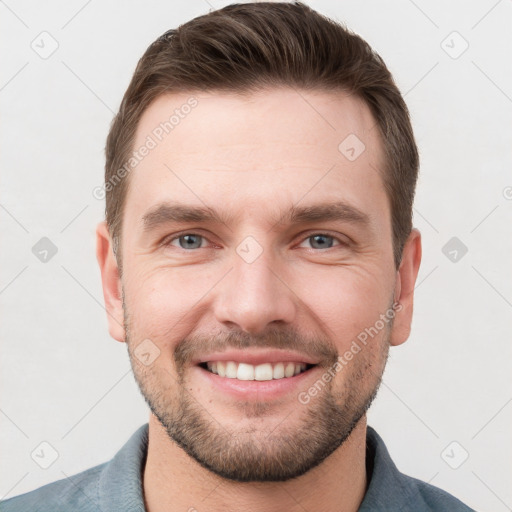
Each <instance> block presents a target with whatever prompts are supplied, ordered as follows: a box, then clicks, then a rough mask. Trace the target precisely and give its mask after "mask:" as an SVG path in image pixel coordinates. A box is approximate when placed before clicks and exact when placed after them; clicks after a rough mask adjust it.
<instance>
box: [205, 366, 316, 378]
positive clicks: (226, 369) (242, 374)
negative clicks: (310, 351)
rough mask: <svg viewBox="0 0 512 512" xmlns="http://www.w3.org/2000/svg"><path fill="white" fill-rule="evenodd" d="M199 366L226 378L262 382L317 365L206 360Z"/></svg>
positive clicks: (294, 374)
mask: <svg viewBox="0 0 512 512" xmlns="http://www.w3.org/2000/svg"><path fill="white" fill-rule="evenodd" d="M198 366H199V367H200V368H202V369H203V370H206V371H208V372H210V373H213V374H215V375H218V376H219V377H221V378H224V379H236V380H240V381H260V382H261V381H269V380H281V379H290V378H292V377H295V376H297V375H301V374H303V373H305V372H308V371H309V370H311V369H312V368H314V367H315V366H317V365H316V364H310V363H304V362H293V361H281V362H272V363H270V362H269V363H262V364H257V365H253V364H249V363H243V362H237V361H206V362H202V363H199V364H198Z"/></svg>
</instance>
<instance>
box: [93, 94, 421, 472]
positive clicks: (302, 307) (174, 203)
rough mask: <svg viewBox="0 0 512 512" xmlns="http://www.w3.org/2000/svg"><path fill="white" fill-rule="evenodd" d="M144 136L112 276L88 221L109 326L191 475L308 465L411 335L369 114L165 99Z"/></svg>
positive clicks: (302, 102)
mask: <svg viewBox="0 0 512 512" xmlns="http://www.w3.org/2000/svg"><path fill="white" fill-rule="evenodd" d="M192 96H193V97H194V100H191V97H192ZM187 104H188V105H192V104H194V106H193V108H184V107H183V106H184V105H187ZM176 109H178V114H179V115H177V117H176V118H175V120H174V121H175V122H174V124H173V126H172V129H169V126H167V128H168V133H165V130H164V131H163V133H162V126H165V125H161V123H163V122H165V121H166V120H169V118H170V116H171V115H173V113H174V114H176ZM178 118H179V120H178V121H176V119H178ZM158 127H160V130H158ZM155 134H157V135H155ZM148 137H149V139H151V140H153V141H156V143H155V144H154V145H153V144H152V143H149V144H148V141H149V139H148ZM347 137H349V138H348V139H347ZM355 137H357V138H355ZM159 139H161V140H159ZM363 144H364V146H363ZM144 145H146V146H152V147H151V148H150V149H149V151H147V152H145V153H147V154H146V155H145V156H144V158H142V159H141V161H140V163H138V164H137V166H136V168H135V169H134V170H133V171H132V173H131V175H130V178H129V179H130V184H129V190H128V194H127V197H126V203H125V211H124V218H123V231H122V238H121V241H120V244H121V248H122V258H123V262H122V263H123V278H122V280H120V279H119V276H118V274H117V273H116V271H117V267H116V265H115V262H114V260H113V258H112V257H111V256H108V253H111V251H110V250H107V249H108V248H109V247H110V246H109V245H108V244H107V242H105V240H107V239H108V234H105V232H103V234H101V229H105V228H104V226H103V228H101V227H100V228H99V231H98V232H99V237H100V238H101V237H103V238H102V239H103V241H104V243H103V245H102V246H103V247H104V248H107V249H104V250H103V251H102V250H101V249H98V254H99V256H98V258H99V260H100V264H101V266H102V277H103V283H104V291H105V299H106V301H107V307H108V309H109V313H110V332H111V334H112V335H113V336H114V337H115V338H116V339H118V340H119V341H126V342H127V346H128V352H129V356H130V361H131V364H132V368H133V371H134V375H135V378H136V380H137V382H138V384H139V387H140V389H141V392H142V394H143V396H144V398H145V400H146V401H147V403H148V405H149V407H150V409H151V411H152V413H153V414H154V415H155V417H156V418H157V419H158V420H159V422H160V423H161V425H162V426H163V427H164V429H165V430H166V432H167V433H168V435H169V437H170V439H171V440H172V441H174V442H176V443H177V444H178V445H179V446H181V447H182V448H183V449H184V450H185V451H186V452H187V453H188V454H189V455H190V456H191V457H192V458H193V459H195V460H196V461H197V462H199V463H200V464H201V465H202V466H203V467H205V468H207V469H209V470H210V471H212V472H214V473H216V474H217V475H220V476H222V477H225V478H228V479H232V480H238V481H278V480H281V481H282V480H287V479H290V478H293V477H296V476H299V475H301V474H304V473H305V472H307V471H309V470H310V469H312V468H313V467H315V466H317V465H318V464H320V463H321V462H322V461H323V460H324V459H325V458H326V457H327V456H329V455H330V454H331V453H332V452H333V451H334V450H336V449H337V448H338V447H339V446H340V445H341V444H342V443H343V442H344V440H345V439H347V437H348V436H349V434H350V433H351V431H352V429H353V428H354V426H355V425H356V424H357V423H358V422H359V420H360V419H361V418H362V417H363V415H364V413H365V411H366V409H367V408H368V406H369V405H370V403H371V401H372V399H373V397H374V396H375V394H376V391H377V388H378V386H379V383H380V380H381V376H382V372H383V370H384V366H385V362H386V357H387V354H388V347H389V345H390V343H391V344H398V343H400V342H402V341H405V339H406V338H407V335H408V325H407V324H409V325H410V314H411V312H412V310H411V308H412V306H409V302H410V299H411V297H410V296H411V295H412V294H411V293H409V294H408V296H407V297H405V299H404V298H403V295H402V297H401V294H400V291H401V289H402V291H403V289H404V288H405V289H412V288H411V280H412V281H414V278H415V276H416V274H415V272H417V267H418V266H419V251H418V250H417V251H416V256H414V254H413V256H411V258H409V257H408V256H406V253H407V254H409V252H408V251H409V248H408V247H409V246H407V247H406V251H405V253H404V261H405V264H404V265H405V266H404V269H405V271H404V272H402V274H400V273H397V271H396V269H395V267H394V263H393V248H392V228H391V216H390V207H389V202H388V199H387V197H386V193H385V191H384V187H383V181H382V168H383V163H384V157H383V148H382V142H381V140H380V136H379V133H378V129H377V126H376V123H375V120H374V118H373V117H372V115H371V113H370V111H369V109H368V108H367V107H366V105H365V104H364V103H363V102H362V101H361V100H359V99H356V98H354V97H351V96H349V95H347V94H343V93H336V94H334V93H321V92H316V93H313V92H307V93H306V92H304V91H301V92H300V94H299V93H298V92H297V91H294V90H291V89H272V90H268V91H265V92H258V93H254V94H252V95H248V96H245V97H240V96H236V95H234V94H228V93H213V92H212V93H205V92H201V93H197V94H193V95H192V94H190V95H187V94H173V95H167V96H161V97H160V98H158V99H157V100H156V101H155V102H154V103H153V104H151V105H150V107H149V108H148V109H147V110H146V112H145V113H144V115H143V117H142V119H141V121H140V123H139V126H138V130H137V136H136V141H135V148H141V147H142V146H144ZM416 240H417V237H416ZM109 243H110V240H109ZM100 245H101V244H99V246H100ZM416 247H417V245H416ZM413 260H414V264H413V265H409V264H408V262H409V261H413ZM401 275H402V282H401V279H400V277H401ZM116 289H117V291H118V293H117V295H116V291H115V290H116ZM119 292H120V293H119ZM396 299H400V300H401V302H402V301H403V302H404V304H405V306H406V307H405V308H404V305H401V306H398V307H397V306H396V303H395V300H396ZM121 326H122V327H121ZM404 333H405V334H404ZM298 447H300V449H298Z"/></svg>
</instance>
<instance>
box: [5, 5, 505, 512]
mask: <svg viewBox="0 0 512 512" xmlns="http://www.w3.org/2000/svg"><path fill="white" fill-rule="evenodd" d="M227 3H228V2H217V1H212V0H210V1H208V2H207V1H204V0H195V1H187V2H185V1H181V2H170V1H153V2H133V1H131V2H126V1H125V2H121V1H103V2H100V1H97V0H96V1H89V2H87V1H84V0H75V1H68V2H51V1H50V2H44V4H43V3H41V2H36V1H34V0H32V1H25V2H20V1H18V2H16V1H14V0H6V1H5V2H4V1H1V2H0V34H1V35H2V36H1V37H2V45H1V49H0V51H1V58H2V66H1V76H0V102H1V109H2V124H1V128H0V129H1V141H2V148H1V165H2V172H1V190H0V194H1V195H0V222H1V247H2V250H1V252H0V258H1V260H0V306H1V321H0V330H1V337H2V338H1V339H2V358H1V368H0V370H1V386H2V387H1V389H2V395H1V404H0V429H1V430H0V432H1V435H0V442H1V458H2V461H3V464H2V467H1V470H0V496H5V497H11V496H14V495H17V494H21V493H23V492H26V491H29V490H32V489H35V488H36V487H39V486H41V485H43V484H45V483H49V482H52V481H55V480H57V479H61V478H65V477H66V476H70V475H72V474H74V473H77V472H79V471H82V470H84V469H86V468H89V467H91V466H93V465H96V464H99V463H102V462H105V461H107V460H108V459H110V458H111V457H112V456H113V455H114V454H115V452H116V451H117V450H118V449H119V448H120V447H121V446H122V445H123V444H124V443H125V442H126V440H127V439H128V437H129V436H130V435H131V434H132V433H133V432H134V431H135V429H136V428H137V427H139V426H140V425H141V424H143V423H145V422H146V421H147V419H148V410H147V408H146V406H145V403H144V401H143V399H142V397H141V395H140V394H139V391H138V388H137V386H136V384H135V381H134V379H133V377H132V374H131V370H130V366H129V360H128V355H127V353H126V348H125V346H124V344H120V343H118V342H116V341H114V340H112V339H111V338H110V337H109V334H108V331H107V323H106V315H105V311H104V309H103V298H102V292H101V283H100V274H99V270H98V268H97V263H96V259H95V239H94V230H95V226H96V224H97V223H98V222H99V221H100V220H102V218H103V208H104V202H103V201H99V200H97V199H95V198H94V197H93V195H92V191H93V189H94V188H95V187H97V186H98V185H101V184H102V180H103V165H104V157H103V148H104V144H105V137H106V135H107V131H108V127H109V124H110V121H111V119H112V116H113V113H114V112H115V111H116V110H117V108H118V106H119V103H120V101H121V98H122V95H123V93H124V90H125V89H126V87H127V85H128V82H129V80H130V77H131V75H132V73H133V70H134V67H135V64H136V62H137V60H138V59H139V58H140V56H141V55H142V53H143V51H144V50H145V49H146V47H147V46H148V45H149V44H150V43H151V42H152V41H153V40H154V39H155V38H156V37H157V36H159V35H160V34H161V33H163V32H164V31H165V30H167V29H169V28H172V27H176V26H178V25H179V24H181V23H184V22H186V21H187V20H189V19H191V18H192V17H194V16H197V15H199V14H203V13H206V12H208V10H210V9H211V8H212V7H215V8H218V7H222V6H223V5H226V4H227ZM308 3H309V5H311V6H312V7H313V8H315V9H317V10H319V11H320V12H322V13H324V14H326V15H328V16H331V17H333V18H336V19H338V20H340V21H344V22H346V24H347V25H348V27H349V28H351V29H353V30H354V31H356V32H357V33H359V34H360V35H362V36H363V37H364V38H365V39H366V40H367V41H368V42H369V43H370V44H371V45H372V46H373V47H374V48H375V49H376V50H377V51H378V52H379V53H380V54H381V55H382V57H383V58H384V60H385V61H386V63H387V64H388V66H389V68H390V69H391V71H392V73H393V74H394V76H395V78H396V80H397V83H398V85H399V87H400V88H401V90H402V92H403V93H404V94H405V99H406V101H407V103H408V105H409V107H410V110H411V114H412V120H413V125H414V129H415V133H416V137H417V142H418V145H419V148H420V152H421V175H420V180H419V184H418V190H417V198H416V203H415V216H414V224H415V226H416V227H418V228H419V229H420V230H421V232H422V235H423V251H424V252H423V261H422V265H421V269H420V274H419V278H418V283H417V289H416V296H415V314H414V321H413V329H412V334H411V337H410V339H409V341H408V342H407V343H406V344H404V345H402V346H401V347H397V348H393V349H392V350H391V358H390V362H389V366H388V368H387V370H386V373H385V375H384V383H383V385H382V388H381V391H380V394H379V396H378V398H377V400H376V402H375V403H374V405H373V407H372V409H371V411H370V414H369V424H370V425H372V426H373V427H375V428H376V429H377V431H378V432H379V433H380V434H381V435H382V437H383V438H384V440H385V441H386V443H387V445H388V448H389V449H390V452H391V455H392V457H393V458H394V460H395V462H396V463H397V465H398V467H399V469H401V470H402V471H403V472H405V473H407V474H410V475H412V476H415V477H417V478H420V479H422V480H425V481H430V482H432V483H433V484H435V485H437V486H439V487H441V488H443V489H446V490H448V491H449V492H451V493H453V494H455V495H456V496H457V497H459V498H460V499H461V500H463V501H465V502H466V503H467V504H468V505H470V506H472V507H474V508H476V509H477V510H482V511H483V510H492V511H494V512H501V511H505V510H512V509H511V507H512V493H511V487H510V478H511V465H512V462H511V460H512V459H511V457H510V453H511V444H512V442H511V437H510V428H511V423H512V421H511V419H512V404H511V401H512V389H511V382H510V363H511V359H512V357H511V356H512V344H511V343H510V341H511V340H510V328H511V311H512V310H511V308H512V280H511V267H510V255H511V253H512V244H511V236H510V235H511V229H510V226H511V224H512V222H511V221H512V174H511V172H510V170H511V163H512V162H511V161H512V156H511V144H510V143H511V140H512V122H511V121H512V115H511V114H512V60H511V59H510V48H511V47H512V36H511V33H512V32H511V31H510V26H511V18H512V2H511V1H509V0H502V1H498V2H496V0H489V1H481V2H463V1H458V2H444V1H441V0H437V1H430V2H427V1H419V0H417V1H416V2H413V1H412V0H401V1H387V2H379V1H378V0H375V1H361V0H359V1H356V0H354V1H343V2H335V1H311V2H308ZM44 31H46V32H48V34H50V35H46V34H43V35H40V34H41V32H44ZM454 31H455V32H457V34H454V33H453V32H454ZM52 39H54V40H55V41H56V42H57V43H58V48H57V49H56V51H55V52H54V53H53V54H52V55H50V56H47V55H43V56H45V57H48V58H42V57H41V56H40V54H41V53H44V52H45V51H46V52H49V51H50V50H51V49H52V44H56V43H54V42H53V41H52ZM443 41H444V42H443ZM465 41H466V42H467V43H466V42H465ZM466 44H468V45H469V46H468V48H467V49H466V50H465V51H464V53H462V54H460V52H461V51H462V50H464V48H465V46H466ZM31 45H32V46H31ZM38 52H39V53H38ZM459 54H460V55H459ZM42 237H48V238H49V239H50V240H51V241H52V242H53V244H55V246H56V247H57V249H58V252H57V253H56V254H55V255H54V256H53V257H51V258H49V261H47V262H46V263H44V262H41V261H40V260H39V259H38V258H37V257H36V256H35V255H34V253H33V252H32V248H33V246H34V245H35V244H36V243H37V242H38V241H39V240H40V239H41V238H42ZM452 237H457V238H458V239H459V240H460V241H461V242H462V243H463V244H464V245H465V246H466V247H467V248H468V252H467V254H465V255H463V256H462V253H461V251H460V249H459V250H458V253H457V261H455V262H453V261H451V260H450V258H452V259H453V257H454V255H455V253H453V252H452V254H451V255H450V254H448V256H449V257H447V256H446V255H445V254H444V253H443V247H444V246H445V244H447V242H448V241H449V240H450V239H451V238H452ZM457 243H458V242H457ZM449 250H450V251H451V250H453V248H451V247H450V246H449V247H448V250H445V252H446V253H448V252H449ZM454 441H455V442H456V444H451V443H453V442H454ZM42 442H47V443H49V444H50V445H51V446H52V447H53V449H55V450H56V451H57V452H58V458H57V459H56V460H55V462H53V464H52V465H51V466H50V467H49V468H48V469H43V468H41V467H40V466H39V465H38V464H37V463H36V462H35V460H34V459H36V460H39V462H40V463H41V462H43V463H44V459H45V458H46V463H49V462H51V455H52V453H53V452H52V448H49V447H48V446H47V445H43V446H42V447H41V446H40V444H41V443H42ZM447 447H448V448H447ZM466 452H467V454H468V455H469V456H468V458H467V460H465V461H464V462H463V463H462V464H461V462H462V460H463V459H464V457H465V455H466ZM33 453H34V454H36V455H37V454H41V453H44V454H45V455H44V457H41V458H40V459H38V457H37V456H36V455H34V459H33V458H32V457H31V454H33ZM450 464H451V465H452V466H458V465H459V464H461V465H460V466H459V467H458V469H452V467H450Z"/></svg>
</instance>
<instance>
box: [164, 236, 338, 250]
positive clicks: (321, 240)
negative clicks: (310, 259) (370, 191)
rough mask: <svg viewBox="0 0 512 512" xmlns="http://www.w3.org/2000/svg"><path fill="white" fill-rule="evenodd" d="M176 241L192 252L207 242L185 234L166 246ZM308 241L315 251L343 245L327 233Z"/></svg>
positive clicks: (170, 241) (306, 240)
mask: <svg viewBox="0 0 512 512" xmlns="http://www.w3.org/2000/svg"><path fill="white" fill-rule="evenodd" d="M176 241H177V242H178V244H179V247H180V248H181V249H185V250H191V249H201V248H202V247H203V242H204V241H206V238H205V237H204V236H202V235H198V234H196V233H185V234H183V235H180V236H177V237H174V238H172V239H171V240H169V241H168V242H166V243H165V245H172V246H174V247H176V245H175V242H176ZM308 241H310V243H311V246H312V247H313V249H330V248H331V247H333V246H334V245H342V242H340V240H339V239H338V238H336V237H334V236H331V235H327V234H325V233H316V234H314V235H310V236H308V237H307V238H305V239H304V241H303V242H302V244H304V243H305V242H308ZM302 244H301V245H302Z"/></svg>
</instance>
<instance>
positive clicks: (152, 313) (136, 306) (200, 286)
mask: <svg viewBox="0 0 512 512" xmlns="http://www.w3.org/2000/svg"><path fill="white" fill-rule="evenodd" d="M128 282H129V284H128V285H127V286H126V287H125V300H126V304H127V307H128V312H129V314H130V323H131V326H132V329H133V332H135V333H137V336H138V337H139V338H140V337H141V336H142V337H144V338H149V339H151V340H152V341H154V342H155V343H157V344H158V345H159V346H160V347H161V348H162V349H167V348H172V346H173V345H175V344H176V343H178V342H179V341H180V340H181V339H182V338H183V337H184V336H186V335H187V334H188V333H189V332H190V330H191V329H192V328H193V325H194V321H193V312H194V305H195V304H197V303H198V301H200V299H201V297H202V296H204V295H205V293H206V292H207V291H208V289H209V288H211V285H210V286H208V285H207V283H206V282H205V280H203V279H200V278H197V279H191V278H190V273H188V275H187V276H186V277H185V276H180V272H179V270H177V269H166V270H160V271H158V272H152V273H151V274H150V275H148V274H146V275H144V276H142V275H141V276H140V278H132V279H130V280H129V281H128ZM196 307H197V306H196Z"/></svg>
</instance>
